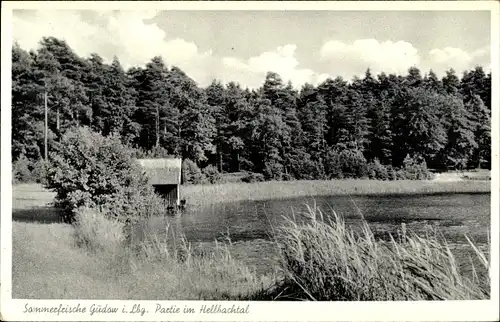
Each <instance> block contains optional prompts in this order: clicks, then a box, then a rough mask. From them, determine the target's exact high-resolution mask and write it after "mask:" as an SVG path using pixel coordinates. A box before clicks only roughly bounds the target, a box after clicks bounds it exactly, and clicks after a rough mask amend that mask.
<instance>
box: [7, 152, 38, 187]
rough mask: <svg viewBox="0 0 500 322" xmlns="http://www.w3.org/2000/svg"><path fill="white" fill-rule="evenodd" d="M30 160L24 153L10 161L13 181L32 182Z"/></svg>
mask: <svg viewBox="0 0 500 322" xmlns="http://www.w3.org/2000/svg"><path fill="white" fill-rule="evenodd" d="M30 166H31V162H30V160H29V159H28V158H26V156H25V155H24V154H21V155H20V157H19V159H17V160H16V161H14V162H13V163H12V181H13V183H29V182H33V181H34V180H33V177H32V174H31V170H30Z"/></svg>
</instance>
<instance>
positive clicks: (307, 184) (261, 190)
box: [181, 179, 491, 206]
mask: <svg viewBox="0 0 500 322" xmlns="http://www.w3.org/2000/svg"><path fill="white" fill-rule="evenodd" d="M490 191H491V183H490V182H483V181H462V182H435V181H424V180H422V181H416V180H398V181H378V180H356V179H351V180H298V181H268V182H258V183H224V184H212V185H187V186H182V187H181V194H182V196H183V198H186V200H187V204H188V206H206V205H210V204H214V203H219V202H221V201H222V200H223V201H226V202H230V201H242V200H270V199H287V198H295V197H309V196H329V195H390V194H432V193H476V192H490Z"/></svg>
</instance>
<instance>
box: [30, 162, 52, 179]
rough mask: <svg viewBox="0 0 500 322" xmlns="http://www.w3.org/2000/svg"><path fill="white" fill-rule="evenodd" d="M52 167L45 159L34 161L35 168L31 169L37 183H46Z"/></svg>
mask: <svg viewBox="0 0 500 322" xmlns="http://www.w3.org/2000/svg"><path fill="white" fill-rule="evenodd" d="M49 167H50V162H46V161H45V160H42V159H40V160H38V161H36V162H34V163H33V169H32V170H31V174H32V177H33V178H34V179H35V182H36V183H41V184H46V183H47V175H48V169H49Z"/></svg>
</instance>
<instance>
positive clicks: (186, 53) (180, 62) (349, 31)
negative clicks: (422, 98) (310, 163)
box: [13, 10, 490, 88]
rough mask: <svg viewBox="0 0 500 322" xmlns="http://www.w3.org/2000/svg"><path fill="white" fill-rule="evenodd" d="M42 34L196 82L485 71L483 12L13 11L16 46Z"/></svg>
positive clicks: (33, 43)
mask: <svg viewBox="0 0 500 322" xmlns="http://www.w3.org/2000/svg"><path fill="white" fill-rule="evenodd" d="M44 36H54V37H57V38H61V39H64V40H66V41H67V43H68V44H69V45H70V47H71V48H72V49H73V50H74V51H75V52H76V53H77V54H78V55H80V56H82V57H88V56H89V55H90V54H91V53H97V54H99V55H100V56H101V57H103V58H104V60H105V61H107V62H110V61H111V60H112V59H113V57H114V56H116V57H118V59H119V60H120V62H121V63H122V65H123V66H124V67H125V68H129V67H132V66H144V65H145V64H146V63H147V62H148V61H149V60H151V58H153V57H154V56H157V55H160V56H162V57H163V58H164V60H165V62H166V64H167V65H169V66H173V65H174V66H178V67H180V68H181V69H182V70H184V71H185V72H186V73H187V74H188V75H189V76H190V77H191V78H193V79H194V80H195V81H196V82H198V84H200V85H201V86H207V85H208V84H210V83H211V82H212V80H213V79H219V80H221V81H223V82H224V83H227V82H229V81H236V82H239V83H240V84H242V85H243V86H245V87H250V88H255V87H258V86H260V85H261V84H262V83H263V81H264V77H265V74H266V73H267V72H268V71H274V72H277V73H278V74H280V76H281V77H282V78H283V79H284V80H285V81H291V82H292V84H293V85H294V86H296V87H300V86H301V85H303V84H304V83H306V82H308V83H312V84H318V83H320V82H322V81H323V80H325V79H326V78H328V77H332V78H334V77H336V76H342V77H344V78H347V79H352V77H353V76H355V75H356V76H362V75H363V74H364V72H365V71H366V69H367V68H370V69H371V70H372V72H373V73H374V74H378V73H380V72H382V71H383V72H386V73H397V74H404V73H406V71H407V70H408V68H409V67H412V66H416V67H418V68H420V69H421V70H422V73H426V72H428V71H429V70H430V69H432V70H433V71H434V72H436V73H437V74H438V75H439V76H442V75H443V74H444V72H445V71H446V70H448V69H449V68H453V69H455V70H456V71H457V72H458V73H459V74H461V73H462V72H463V71H464V70H467V69H470V68H474V67H475V66H476V65H481V66H483V67H484V68H485V69H486V70H490V12H489V11H116V10H115V11H90V10H79V11H67V10H38V11H36V10H14V12H13V38H14V41H17V42H18V43H19V45H20V46H21V47H22V48H24V49H26V50H30V49H36V48H37V47H38V43H39V41H40V40H41V38H42V37H44Z"/></svg>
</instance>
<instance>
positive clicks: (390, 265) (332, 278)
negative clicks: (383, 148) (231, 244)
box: [272, 207, 490, 301]
mask: <svg viewBox="0 0 500 322" xmlns="http://www.w3.org/2000/svg"><path fill="white" fill-rule="evenodd" d="M468 240H469V239H468ZM469 243H470V246H471V248H472V249H473V250H474V251H475V253H476V255H477V258H475V259H473V262H475V263H476V265H478V266H479V267H478V269H481V270H482V272H483V274H482V276H481V277H482V278H479V277H478V273H477V270H476V269H473V272H474V273H473V274H472V275H471V276H466V275H465V274H464V273H462V272H461V271H460V269H459V266H458V264H457V262H456V260H455V257H454V255H453V254H452V252H451V250H450V247H448V245H447V244H446V241H444V239H443V238H442V237H441V236H440V235H439V234H438V233H437V232H432V231H431V232H429V233H428V234H427V235H426V236H417V235H415V234H412V233H411V232H406V231H405V228H404V226H403V227H402V229H401V233H400V234H399V236H396V237H394V238H391V240H390V241H389V242H383V241H379V240H376V239H375V237H374V234H373V233H372V231H371V230H370V228H369V227H368V224H367V223H366V222H364V221H363V225H362V227H361V230H360V231H358V232H355V231H354V230H351V229H348V228H347V227H346V225H345V222H344V221H343V219H342V218H341V217H340V216H338V215H336V214H335V212H332V214H331V216H325V215H324V214H323V212H322V211H321V210H320V209H318V208H316V207H308V211H307V212H305V213H304V214H301V215H294V216H292V217H287V218H286V220H285V224H284V225H283V226H281V227H279V228H278V229H277V232H276V244H277V246H278V247H279V249H280V252H281V263H280V266H281V267H282V269H283V271H284V276H285V277H284V279H283V280H282V281H280V282H279V286H277V287H275V288H274V289H273V290H272V293H273V294H274V295H275V296H276V298H280V299H287V300H291V299H295V300H318V301H321V300H322V301H325V300H326V301H332V300H336V301H404V300H476V299H488V298H489V294H490V293H489V292H490V290H489V287H490V281H489V260H488V259H487V256H486V255H485V254H484V253H483V252H482V251H480V250H479V249H478V248H477V247H476V246H475V245H474V244H473V243H472V242H470V240H469Z"/></svg>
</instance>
